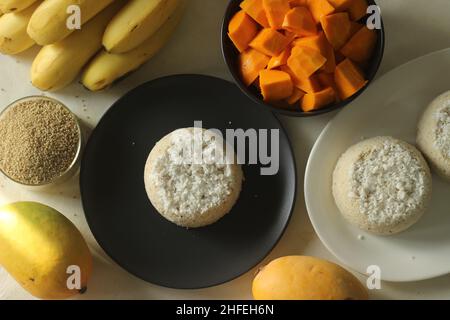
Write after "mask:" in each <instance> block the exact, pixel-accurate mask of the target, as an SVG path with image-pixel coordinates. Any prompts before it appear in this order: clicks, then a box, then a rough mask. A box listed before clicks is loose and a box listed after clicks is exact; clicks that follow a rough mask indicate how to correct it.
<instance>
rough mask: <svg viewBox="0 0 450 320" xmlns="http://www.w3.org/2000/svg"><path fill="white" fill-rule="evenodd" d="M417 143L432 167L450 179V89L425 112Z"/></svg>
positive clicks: (419, 127)
mask: <svg viewBox="0 0 450 320" xmlns="http://www.w3.org/2000/svg"><path fill="white" fill-rule="evenodd" d="M417 145H418V147H419V149H420V150H421V151H422V152H423V154H424V155H425V157H426V158H427V159H428V161H429V162H430V164H431V166H432V168H433V169H435V170H436V172H437V173H438V174H439V175H440V176H442V177H443V178H445V179H447V180H449V181H450V91H448V92H446V93H444V94H442V95H440V96H439V97H437V98H436V99H435V100H434V101H433V102H431V104H430V105H429V106H428V108H427V109H426V111H425V112H424V114H423V116H422V118H421V120H420V122H419V126H418V133H417Z"/></svg>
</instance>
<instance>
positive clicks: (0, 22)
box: [0, 1, 41, 54]
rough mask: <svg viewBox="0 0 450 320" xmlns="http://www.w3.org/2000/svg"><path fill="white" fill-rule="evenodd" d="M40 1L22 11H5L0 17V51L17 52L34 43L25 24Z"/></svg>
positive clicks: (5, 52) (6, 52)
mask: <svg viewBox="0 0 450 320" xmlns="http://www.w3.org/2000/svg"><path fill="white" fill-rule="evenodd" d="M40 3H41V1H38V2H36V3H34V4H33V5H31V6H30V7H28V8H27V9H25V10H23V11H20V12H11V13H6V14H4V15H2V16H1V17H0V52H1V53H3V54H17V53H20V52H22V51H25V50H27V49H29V48H30V47H32V46H33V45H34V43H35V42H34V40H33V39H31V38H30V37H29V36H28V34H27V25H28V21H30V17H31V15H32V14H33V12H34V10H35V9H36V8H37V7H38V6H39V4H40Z"/></svg>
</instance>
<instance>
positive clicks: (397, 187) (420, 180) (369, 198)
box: [349, 140, 427, 225]
mask: <svg viewBox="0 0 450 320" xmlns="http://www.w3.org/2000/svg"><path fill="white" fill-rule="evenodd" d="M350 176H351V191H350V194H349V196H350V197H351V198H352V199H355V200H357V201H358V202H359V206H360V211H361V212H362V213H363V214H365V215H367V218H368V221H369V222H370V223H373V224H378V225H384V224H392V223H395V222H397V221H402V220H404V219H408V216H409V215H411V214H414V210H416V209H417V208H419V207H421V206H423V202H424V195H425V192H427V191H426V184H427V182H426V179H427V172H426V171H425V169H424V168H423V167H422V165H421V163H420V161H419V159H417V158H416V157H415V156H414V154H412V153H411V151H410V150H408V149H407V148H406V147H405V146H403V145H401V144H398V143H396V141H395V140H386V141H385V142H384V143H383V144H382V146H381V147H380V146H379V147H376V148H373V149H372V150H371V151H370V152H367V153H365V154H362V155H361V157H360V158H359V159H358V160H357V161H356V162H355V163H354V165H353V166H352V168H351V169H350Z"/></svg>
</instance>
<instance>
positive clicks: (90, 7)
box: [28, 0, 114, 45]
mask: <svg viewBox="0 0 450 320" xmlns="http://www.w3.org/2000/svg"><path fill="white" fill-rule="evenodd" d="M113 1H114V0H45V1H44V3H42V5H41V6H39V8H38V9H37V10H36V12H35V13H34V14H33V16H32V17H31V19H30V23H29V24H28V34H29V35H30V37H31V38H32V39H34V40H35V41H36V43H38V44H40V45H47V44H52V43H55V42H58V41H61V40H62V39H64V38H66V37H67V36H68V35H69V34H71V33H72V32H74V31H75V30H71V29H69V28H68V27H67V21H68V19H69V17H70V14H69V13H67V11H68V8H69V7H70V6H72V5H76V6H78V7H79V8H80V12H81V24H82V25H83V24H84V23H86V22H87V21H89V20H90V19H91V18H93V17H94V16H95V15H96V14H97V13H99V12H100V11H102V10H103V9H104V8H106V7H107V6H108V5H109V4H111V3H112V2H113Z"/></svg>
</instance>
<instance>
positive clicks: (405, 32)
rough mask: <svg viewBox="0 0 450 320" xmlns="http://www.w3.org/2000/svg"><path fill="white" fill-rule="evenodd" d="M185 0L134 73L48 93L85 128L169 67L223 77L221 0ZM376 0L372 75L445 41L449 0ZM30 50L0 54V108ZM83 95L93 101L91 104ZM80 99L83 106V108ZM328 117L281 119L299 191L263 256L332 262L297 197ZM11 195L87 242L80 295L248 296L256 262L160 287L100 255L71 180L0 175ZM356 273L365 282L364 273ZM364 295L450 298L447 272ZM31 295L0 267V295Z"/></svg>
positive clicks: (449, 42)
mask: <svg viewBox="0 0 450 320" xmlns="http://www.w3.org/2000/svg"><path fill="white" fill-rule="evenodd" d="M188 1H189V6H188V9H187V12H186V15H185V17H184V19H183V21H182V23H181V26H180V28H179V29H178V31H177V33H176V35H175V36H174V38H173V39H172V41H171V42H170V44H169V45H168V46H167V47H166V48H165V49H164V50H163V51H162V52H161V53H160V54H159V55H157V56H156V57H155V58H154V59H153V60H152V61H150V62H149V63H148V64H146V65H145V67H144V68H142V69H141V70H140V71H139V72H137V73H135V74H133V75H132V76H131V77H130V78H128V79H127V80H126V81H124V82H122V83H120V84H119V85H118V86H116V87H114V88H113V89H111V90H109V91H107V92H104V93H100V94H96V96H95V98H93V97H92V95H93V94H90V93H87V92H86V91H84V90H83V89H82V88H80V86H79V85H73V86H71V87H70V88H68V89H67V90H65V91H63V92H62V93H59V94H58V95H56V97H58V98H61V99H63V100H66V101H78V104H77V107H76V110H75V112H76V113H77V114H78V115H79V116H80V117H81V118H83V120H84V121H85V122H86V123H87V124H89V125H90V126H91V127H93V126H95V124H96V123H97V121H98V120H99V119H100V117H101V115H102V114H103V113H104V112H105V111H106V110H107V108H108V106H109V105H111V103H112V102H113V101H115V100H116V99H117V98H118V97H119V96H120V95H122V94H123V93H125V92H126V91H128V90H129V89H131V88H133V87H135V86H136V85H138V84H140V83H142V82H145V81H146V80H150V79H154V78H157V77H160V76H164V75H169V74H177V73H200V74H210V75H214V76H218V77H222V78H225V79H230V80H231V78H230V76H229V74H228V71H227V69H226V66H225V64H224V62H223V60H222V56H221V51H220V28H221V23H222V17H223V13H224V10H225V7H226V4H227V3H228V0H188ZM378 3H379V5H380V6H381V9H382V13H383V18H384V22H385V27H386V36H387V38H386V51H385V57H384V61H383V64H382V66H381V69H380V71H379V75H382V74H384V73H386V72H388V71H389V70H391V69H393V68H395V67H396V66H398V65H400V64H402V63H404V62H407V61H409V60H410V59H414V58H416V57H419V56H422V55H424V54H427V53H429V52H433V51H436V50H439V49H443V48H447V47H450V36H449V35H450V19H449V12H450V1H449V0H378ZM35 52H36V49H32V50H29V52H27V53H25V54H23V55H21V56H19V57H13V58H11V57H4V56H0V79H1V80H0V86H8V85H9V84H8V82H9V81H10V79H12V80H13V81H12V82H14V80H15V81H18V80H17V79H19V80H20V82H19V83H14V85H12V88H11V90H1V91H0V106H1V107H0V110H1V109H2V108H3V106H4V105H6V104H8V103H9V102H11V101H12V100H13V99H15V98H19V97H21V96H24V95H29V94H32V93H36V91H33V90H32V89H31V87H30V86H29V84H28V82H29V79H28V68H29V62H30V59H31V57H32V55H33V54H34V53H35ZM12 64H14V65H15V67H14V68H13V69H14V72H13V74H9V73H8V72H11V71H8V70H10V69H11V66H12ZM6 66H8V67H6ZM4 70H6V72H4ZM21 84H23V85H21ZM25 84H26V85H25ZM399 85H401V84H399ZM449 87H450V83H449ZM84 100H85V101H87V102H85V101H84ZM90 101H95V103H92V105H91V104H90V103H89V102H90ZM94 104H95V105H94ZM84 105H86V109H87V110H83V109H84V108H85V107H84ZM333 116H334V114H328V115H324V116H320V117H316V118H310V119H294V118H282V121H283V123H284V125H285V126H286V128H287V131H288V133H289V135H290V138H291V140H292V142H293V146H294V149H295V154H296V159H297V168H298V178H299V189H298V190H299V192H298V198H297V204H296V209H295V212H294V215H293V218H292V220H291V222H290V225H289V227H288V229H287V231H286V233H285V234H284V236H283V238H282V240H281V241H280V243H279V244H278V245H277V247H276V248H275V249H274V250H273V252H272V253H271V254H270V255H269V256H268V257H267V258H266V260H265V262H268V261H270V260H272V259H274V258H277V257H280V256H284V255H298V254H300V255H312V256H317V257H321V258H325V259H329V260H331V261H336V259H335V258H334V257H333V256H332V255H331V254H330V253H329V252H328V251H327V250H326V249H325V247H324V246H323V245H322V244H321V242H320V240H319V239H318V237H317V236H316V235H315V233H314V230H313V229H312V226H311V223H310V222H309V218H308V214H307V212H306V208H305V202H304V196H303V177H304V170H305V166H306V162H307V159H308V155H309V152H310V150H311V148H312V146H313V144H314V142H315V139H316V138H317V136H318V135H319V134H320V132H321V131H322V129H323V128H324V126H325V125H326V124H327V123H328V121H330V120H331V119H332V118H333ZM17 200H32V201H41V202H43V203H45V204H48V205H50V206H53V207H55V208H56V209H58V210H60V211H62V212H63V213H64V214H66V215H67V216H68V217H69V218H70V219H71V220H72V221H74V223H75V224H76V225H77V226H78V227H79V228H80V230H81V231H82V233H83V235H84V236H85V238H86V239H87V241H88V242H89V245H90V248H91V250H92V252H93V254H94V260H95V262H94V274H93V276H92V279H91V282H90V284H89V290H88V292H87V293H86V294H85V295H83V296H81V297H80V298H81V299H250V298H251V282H252V279H253V275H254V273H255V271H256V268H255V270H252V271H250V272H248V273H247V274H245V275H243V276H241V277H240V278H238V279H236V280H234V281H231V282H229V283H227V284H224V285H221V286H218V287H213V288H208V289H202V290H172V289H166V288H161V287H158V286H154V285H151V284H148V283H146V282H143V281H141V280H139V279H137V278H135V277H134V276H132V275H130V274H128V273H127V272H126V271H124V270H122V269H121V268H120V267H118V266H117V265H116V264H114V263H113V262H112V261H111V260H110V259H109V258H108V257H107V256H106V255H105V254H104V252H103V251H102V250H101V248H100V247H99V246H98V244H97V243H96V242H95V240H94V239H93V236H92V234H91V233H90V231H89V228H88V227H87V224H86V221H85V218H84V215H83V211H82V208H81V201H80V196H79V191H78V184H77V180H76V179H74V180H73V181H71V182H69V183H67V184H66V185H64V188H63V190H62V191H61V192H56V193H45V194H44V193H35V192H30V191H25V190H21V189H17V188H16V187H14V186H12V185H11V184H10V183H9V182H8V181H6V180H5V178H3V177H0V203H7V202H11V201H17ZM357 276H358V277H359V278H360V279H361V281H364V282H365V277H364V276H362V275H357ZM370 295H371V297H372V298H374V299H450V276H443V277H440V278H436V279H431V280H427V281H421V282H414V283H386V282H383V283H382V288H381V290H374V291H371V292H370ZM32 298H33V297H31V296H30V295H29V294H28V293H26V292H25V291H24V290H23V289H21V288H20V287H19V286H18V285H17V284H16V283H15V282H14V281H13V280H12V279H11V278H10V277H9V275H8V274H7V273H6V272H5V271H3V270H2V269H1V268H0V300H1V299H32Z"/></svg>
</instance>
